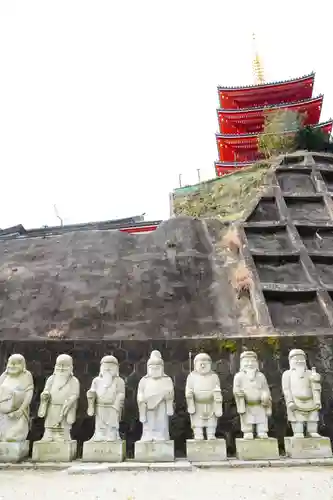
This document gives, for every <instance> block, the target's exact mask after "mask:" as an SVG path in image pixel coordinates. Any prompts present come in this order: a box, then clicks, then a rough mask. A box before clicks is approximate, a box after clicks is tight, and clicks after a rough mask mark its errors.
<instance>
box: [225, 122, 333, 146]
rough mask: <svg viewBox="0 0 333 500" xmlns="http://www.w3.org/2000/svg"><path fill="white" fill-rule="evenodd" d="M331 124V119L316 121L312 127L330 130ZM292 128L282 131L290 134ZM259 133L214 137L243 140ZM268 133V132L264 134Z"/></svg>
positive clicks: (255, 136)
mask: <svg viewBox="0 0 333 500" xmlns="http://www.w3.org/2000/svg"><path fill="white" fill-rule="evenodd" d="M332 125H333V120H328V121H326V122H322V123H318V124H316V125H313V128H315V129H318V128H320V129H323V130H324V129H325V132H326V130H328V129H329V128H330V130H331V129H332ZM294 132H295V131H294V130H286V131H284V132H283V133H284V134H292V133H294ZM260 135H262V134H261V133H260V132H254V133H249V134H216V139H226V140H230V139H232V140H235V141H243V140H244V139H257V138H258V137H259V136H260ZM266 135H269V134H266Z"/></svg>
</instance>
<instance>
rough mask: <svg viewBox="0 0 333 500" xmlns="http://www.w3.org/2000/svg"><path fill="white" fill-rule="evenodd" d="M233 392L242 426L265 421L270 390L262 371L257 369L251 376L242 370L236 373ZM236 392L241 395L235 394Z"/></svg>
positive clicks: (268, 412)
mask: <svg viewBox="0 0 333 500" xmlns="http://www.w3.org/2000/svg"><path fill="white" fill-rule="evenodd" d="M233 392H234V395H235V401H236V406H237V411H238V413H239V415H240V420H241V426H242V428H243V427H248V426H249V425H254V424H256V425H257V424H264V423H266V422H267V417H268V416H269V415H271V412H272V406H271V394H270V390H269V387H268V384H267V380H266V377H265V375H264V374H263V373H261V372H259V371H257V372H256V373H255V375H254V376H253V377H252V376H249V375H248V374H247V373H245V372H243V371H240V372H238V373H236V375H235V377H234V388H233ZM237 393H243V395H242V396H237ZM263 403H264V404H263Z"/></svg>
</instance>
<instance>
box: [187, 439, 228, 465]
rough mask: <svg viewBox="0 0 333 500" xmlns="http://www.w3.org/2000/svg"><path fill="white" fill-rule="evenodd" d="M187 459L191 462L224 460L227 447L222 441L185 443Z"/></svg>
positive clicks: (191, 441)
mask: <svg viewBox="0 0 333 500" xmlns="http://www.w3.org/2000/svg"><path fill="white" fill-rule="evenodd" d="M186 451H187V459H188V460H190V461H191V462H215V461H217V462H218V461H221V460H226V458H227V447H226V444H225V440H224V439H209V440H200V441H198V440H195V439H188V440H187V441H186Z"/></svg>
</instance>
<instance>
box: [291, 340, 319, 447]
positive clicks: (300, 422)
mask: <svg viewBox="0 0 333 500" xmlns="http://www.w3.org/2000/svg"><path fill="white" fill-rule="evenodd" d="M289 367H290V369H289V370H286V371H285V372H284V373H283V375H282V391H283V395H284V399H285V402H286V406H287V415H288V420H289V422H290V423H291V427H292V430H293V434H294V437H297V438H303V437H304V424H306V426H307V432H308V434H309V436H310V437H321V436H320V435H319V434H318V420H319V414H318V410H320V408H321V383H320V375H319V374H318V373H317V372H316V369H315V368H312V370H308V368H307V365H306V355H305V352H304V351H302V350H301V349H292V350H291V351H290V353H289Z"/></svg>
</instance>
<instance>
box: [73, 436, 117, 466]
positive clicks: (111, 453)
mask: <svg viewBox="0 0 333 500" xmlns="http://www.w3.org/2000/svg"><path fill="white" fill-rule="evenodd" d="M125 456H126V442H125V441H120V440H118V441H86V442H85V443H83V453H82V460H83V462H123V460H124V459H125Z"/></svg>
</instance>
